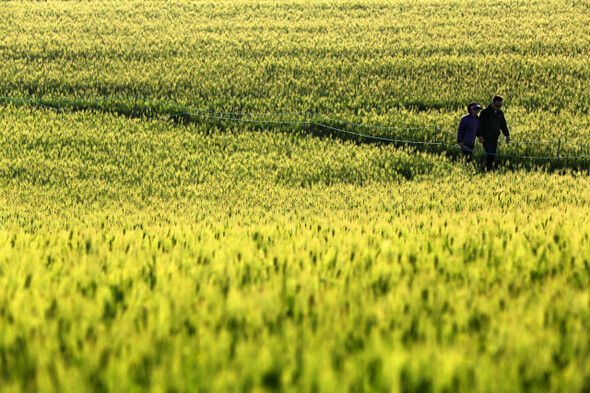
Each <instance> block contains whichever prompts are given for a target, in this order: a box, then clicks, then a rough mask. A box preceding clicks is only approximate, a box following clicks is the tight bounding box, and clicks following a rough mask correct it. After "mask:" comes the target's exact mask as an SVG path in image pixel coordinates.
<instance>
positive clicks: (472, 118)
mask: <svg viewBox="0 0 590 393" xmlns="http://www.w3.org/2000/svg"><path fill="white" fill-rule="evenodd" d="M480 110H481V106H480V105H479V104H478V103H477V102H470V103H469V104H467V112H468V113H467V114H466V115H465V116H463V117H462V118H461V121H460V122H459V128H457V144H458V145H459V146H461V150H462V151H463V155H465V158H466V160H467V162H471V160H472V159H473V148H474V147H475V134H476V133H477V129H478V128H479V116H478V115H479V111H480Z"/></svg>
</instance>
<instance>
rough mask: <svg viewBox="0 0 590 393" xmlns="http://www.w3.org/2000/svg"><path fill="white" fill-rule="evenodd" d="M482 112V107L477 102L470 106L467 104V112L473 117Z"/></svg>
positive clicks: (471, 103)
mask: <svg viewBox="0 0 590 393" xmlns="http://www.w3.org/2000/svg"><path fill="white" fill-rule="evenodd" d="M480 110H481V106H480V105H479V104H478V103H477V102H475V101H472V102H470V103H469V104H467V112H469V114H470V115H471V116H477V115H478V114H479V111H480Z"/></svg>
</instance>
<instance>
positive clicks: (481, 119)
mask: <svg viewBox="0 0 590 393" xmlns="http://www.w3.org/2000/svg"><path fill="white" fill-rule="evenodd" d="M486 122H487V116H486V112H484V111H482V112H481V115H479V126H478V127H477V131H476V132H475V136H476V137H477V139H479V143H483V141H484V139H483V134H484V127H485V126H486Z"/></svg>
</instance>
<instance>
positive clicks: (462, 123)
mask: <svg viewBox="0 0 590 393" xmlns="http://www.w3.org/2000/svg"><path fill="white" fill-rule="evenodd" d="M463 141H465V119H463V118H461V121H460V122H459V127H458V128H457V144H458V145H459V146H461V147H463Z"/></svg>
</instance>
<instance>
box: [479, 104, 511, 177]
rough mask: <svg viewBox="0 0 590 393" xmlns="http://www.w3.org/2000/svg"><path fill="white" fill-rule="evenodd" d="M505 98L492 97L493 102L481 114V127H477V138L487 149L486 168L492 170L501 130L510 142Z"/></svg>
mask: <svg viewBox="0 0 590 393" xmlns="http://www.w3.org/2000/svg"><path fill="white" fill-rule="evenodd" d="M503 102H504V99H503V98H502V97H500V96H495V97H494V98H492V103H491V104H490V105H488V107H487V108H485V109H484V110H483V111H481V114H480V115H479V127H478V128H477V138H478V139H479V142H480V143H481V144H483V148H484V150H485V151H486V168H487V170H488V171H489V170H491V169H492V167H493V164H494V158H495V157H496V152H497V151H498V138H499V137H500V132H502V133H503V134H504V136H506V143H508V142H510V134H509V133H508V126H507V125H506V118H504V112H502V110H501V109H500V108H502V103H503Z"/></svg>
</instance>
